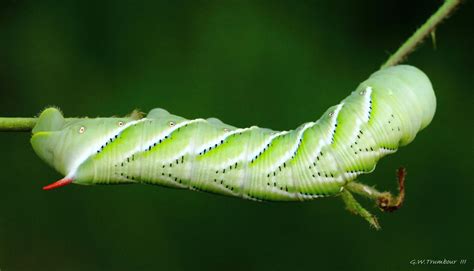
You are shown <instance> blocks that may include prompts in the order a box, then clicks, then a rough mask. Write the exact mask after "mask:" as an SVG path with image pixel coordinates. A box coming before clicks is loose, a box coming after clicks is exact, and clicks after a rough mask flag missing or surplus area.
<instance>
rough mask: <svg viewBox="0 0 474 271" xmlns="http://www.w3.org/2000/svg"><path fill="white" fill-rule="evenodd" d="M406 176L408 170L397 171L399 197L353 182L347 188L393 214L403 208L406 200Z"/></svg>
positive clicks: (400, 169)
mask: <svg viewBox="0 0 474 271" xmlns="http://www.w3.org/2000/svg"><path fill="white" fill-rule="evenodd" d="M405 176H406V170H405V168H403V167H400V168H399V169H398V170H397V179H398V190H399V193H398V195H397V196H393V195H392V194H391V193H390V192H379V191H377V190H376V189H375V188H373V187H370V186H367V185H363V184H361V183H357V182H351V183H348V184H347V185H346V188H347V189H348V190H349V191H351V192H354V193H356V194H359V195H362V196H364V197H367V198H369V199H373V200H375V201H376V202H377V206H378V207H379V208H380V209H381V210H382V211H384V212H393V211H396V210H398V209H400V207H402V204H403V201H404V200H405Z"/></svg>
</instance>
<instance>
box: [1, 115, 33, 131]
mask: <svg viewBox="0 0 474 271" xmlns="http://www.w3.org/2000/svg"><path fill="white" fill-rule="evenodd" d="M36 121H37V118H0V132H29V131H31V130H32V129H33V127H34V126H35V124H36Z"/></svg>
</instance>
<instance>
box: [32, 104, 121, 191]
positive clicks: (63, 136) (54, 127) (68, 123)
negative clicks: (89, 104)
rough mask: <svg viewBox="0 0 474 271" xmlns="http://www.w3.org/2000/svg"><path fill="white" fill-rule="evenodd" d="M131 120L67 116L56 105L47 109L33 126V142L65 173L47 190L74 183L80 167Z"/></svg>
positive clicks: (59, 170) (38, 151) (43, 155)
mask: <svg viewBox="0 0 474 271" xmlns="http://www.w3.org/2000/svg"><path fill="white" fill-rule="evenodd" d="M128 121H130V118H94V119H87V118H72V119H64V117H63V115H62V113H61V112H60V111H59V110H58V109H56V108H47V109H46V110H44V111H43V112H42V113H41V115H40V116H39V118H38V122H37V124H36V126H35V127H34V128H33V136H32V138H31V145H32V146H33V149H34V151H35V152H36V154H37V155H38V156H39V157H40V158H41V159H42V160H44V161H45V162H46V163H47V164H49V165H50V166H52V167H54V168H55V169H56V170H57V171H58V172H60V173H61V174H63V175H65V176H66V177H65V178H64V179H62V180H61V181H58V182H56V183H55V184H53V185H52V186H51V187H50V186H48V187H45V189H49V188H54V187H57V186H62V185H65V184H67V183H70V182H72V181H73V180H74V179H75V175H76V170H77V169H78V167H79V166H80V165H81V164H82V163H83V162H84V161H85V160H86V159H87V158H88V157H90V156H91V155H92V154H94V153H96V152H97V151H99V150H100V149H101V147H102V146H104V144H106V143H107V141H108V140H109V139H110V137H111V136H113V135H115V134H117V131H118V130H120V129H122V127H123V126H124V125H126V123H127V122H128ZM88 181H90V180H85V181H84V183H87V182H88Z"/></svg>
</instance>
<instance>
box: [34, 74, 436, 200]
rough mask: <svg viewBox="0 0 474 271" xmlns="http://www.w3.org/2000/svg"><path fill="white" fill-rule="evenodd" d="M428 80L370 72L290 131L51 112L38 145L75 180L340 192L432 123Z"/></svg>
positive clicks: (270, 195) (301, 194) (310, 195)
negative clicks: (341, 97) (319, 114)
mask: <svg viewBox="0 0 474 271" xmlns="http://www.w3.org/2000/svg"><path fill="white" fill-rule="evenodd" d="M435 109H436V98H435V95H434V92H433V88H432V86H431V83H430V81H429V79H428V77H427V76H426V75H425V74H424V73H423V72H422V71H420V70H419V69H417V68H415V67H412V66H407V65H400V66H395V67H391V68H387V69H383V70H380V71H377V72H375V73H374V74H372V75H371V76H370V77H369V79H367V80H366V81H364V82H362V83H361V84H360V85H359V87H358V88H357V89H356V90H355V91H354V92H352V94H351V95H350V96H348V97H347V98H345V99H344V100H343V101H342V102H340V103H339V104H337V105H335V106H332V107H330V108H329V109H328V110H327V111H326V112H325V113H324V114H323V116H322V117H321V118H320V119H319V120H317V121H316V122H308V123H305V124H303V125H301V126H299V127H298V128H296V129H295V130H291V131H282V132H280V131H273V130H270V129H264V128H259V127H256V126H252V127H250V128H236V127H233V126H230V125H227V124H224V123H222V122H221V121H219V120H218V119H215V118H210V119H195V120H188V119H185V118H182V117H179V116H175V115H172V114H170V113H168V112H167V111H165V110H163V109H153V110H152V111H150V112H149V113H148V115H147V116H146V117H143V118H140V119H135V118H132V117H126V118H95V119H87V118H78V119H67V120H66V119H64V118H63V116H62V114H61V113H60V112H59V111H58V110H57V109H55V108H48V109H46V110H44V111H43V112H42V113H41V115H40V117H39V120H38V122H37V125H36V126H35V127H34V129H33V136H32V139H31V144H32V146H33V148H34V150H35V152H36V153H37V154H38V155H39V156H40V157H41V158H42V159H43V160H44V161H45V162H46V163H48V164H49V165H51V166H53V167H54V168H55V169H56V170H57V171H59V172H60V173H61V174H63V175H64V176H65V178H64V179H62V180H60V181H58V182H56V183H54V184H52V185H49V186H46V187H45V188H44V189H51V188H55V187H59V186H62V185H65V184H68V183H71V182H72V183H76V184H85V185H93V184H120V183H146V184H157V185H162V186H168V187H175V188H188V189H192V190H200V191H207V192H213V193H218V194H224V195H228V196H235V197H241V198H245V199H252V200H265V201H267V200H268V201H302V200H310V199H314V198H317V197H321V196H328V195H335V194H338V193H340V192H341V191H342V190H343V189H344V186H345V185H346V184H348V183H349V182H351V181H352V180H354V179H356V178H357V176H358V175H360V174H364V173H369V172H371V171H373V170H374V168H375V165H376V163H377V161H378V160H379V159H380V158H381V157H383V156H385V155H387V154H390V153H394V152H395V151H397V149H398V147H399V146H404V145H407V144H408V143H410V142H411V141H412V140H413V139H414V138H415V135H416V134H417V133H418V131H420V130H422V129H423V128H425V127H426V126H427V125H428V124H429V123H430V122H431V120H432V118H433V115H434V113H435Z"/></svg>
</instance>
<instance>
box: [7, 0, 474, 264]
mask: <svg viewBox="0 0 474 271" xmlns="http://www.w3.org/2000/svg"><path fill="white" fill-rule="evenodd" d="M441 3H442V1H408V0H404V1H376V0H367V1H342V2H341V1H329V0H327V1H202V2H201V1H189V2H185V1H150V2H147V3H144V2H140V3H138V2H136V1H53V0H51V1H20V0H18V1H12V0H3V1H2V2H1V3H0V106H1V107H0V108H1V109H0V116H33V115H35V114H37V113H38V112H40V111H41V110H42V109H43V108H44V107H46V106H48V105H56V106H59V107H60V108H61V109H62V110H63V111H64V113H65V115H66V116H90V117H95V116H110V115H124V114H127V113H129V112H130V111H131V110H133V109H135V108H140V109H142V110H143V111H145V112H146V111H148V110H150V109H152V108H154V107H162V108H166V109H167V110H169V111H170V112H172V113H175V114H178V115H181V116H184V117H187V118H197V117H218V118H220V119H222V120H223V121H225V122H227V123H230V124H232V125H235V126H239V127H246V126H250V125H259V126H262V127H271V128H273V129H291V128H295V127H296V126H298V125H299V124H301V123H303V122H306V121H310V120H316V119H318V118H319V116H320V115H321V114H322V113H323V111H324V110H326V108H328V107H329V106H331V105H333V104H336V103H337V102H339V101H340V100H341V99H343V98H344V97H345V96H347V95H348V94H349V93H350V92H351V91H352V90H353V89H354V88H355V87H356V86H357V84H358V83H359V82H361V81H362V80H364V79H366V78H367V77H368V76H369V75H370V74H371V73H372V72H374V71H375V70H377V69H378V67H379V66H380V64H381V63H382V62H383V61H384V60H385V59H386V58H387V57H388V55H389V53H390V52H394V51H395V50H396V48H398V46H399V45H400V44H401V43H402V42H403V41H404V40H405V39H406V38H407V37H408V36H409V35H410V34H411V33H412V32H413V31H414V30H415V28H416V27H417V26H419V25H421V24H422V23H423V22H424V21H425V20H426V19H427V18H428V17H429V16H430V15H431V14H432V13H433V12H434V11H435V10H436V9H437V8H438V7H439V6H440V5H441ZM473 25H474V12H473V4H472V1H465V3H464V4H463V5H462V6H461V8H460V9H459V10H458V11H457V12H456V13H455V14H454V16H452V17H451V18H450V19H449V20H448V21H446V22H445V23H444V24H443V25H442V26H441V27H439V29H438V30H437V31H436V40H437V42H436V49H435V48H434V46H433V44H432V42H430V41H427V42H425V44H423V45H422V46H421V47H420V48H419V49H418V50H417V51H416V52H415V53H413V54H412V55H411V56H410V57H409V59H408V63H409V64H412V65H415V66H417V67H419V68H421V69H422V70H423V71H425V72H426V73H427V74H428V76H429V77H430V78H431V80H432V83H433V85H434V88H435V91H436V94H437V99H438V110H437V112H436V115H435V118H434V120H433V122H432V123H431V125H430V126H429V127H428V128H427V129H426V130H424V131H423V132H421V133H420V134H419V135H418V137H417V139H416V140H415V141H414V142H413V143H412V144H410V145H409V146H407V147H405V148H402V149H400V150H399V152H398V153H396V154H395V155H392V156H389V157H387V158H385V159H382V160H381V162H380V163H379V165H378V167H377V170H376V171H375V172H374V173H373V174H370V175H367V176H363V177H362V178H361V181H363V182H364V183H367V184H376V185H377V187H378V188H380V189H391V190H392V191H393V190H395V189H396V182H395V169H396V168H398V167H399V166H400V165H403V166H405V167H407V169H408V179H407V193H408V195H407V197H408V198H407V200H406V204H405V206H404V207H403V208H402V209H401V210H400V211H398V212H395V213H393V214H384V213H381V212H379V211H377V210H375V208H371V206H370V205H371V203H370V202H367V201H363V202H362V203H363V204H364V205H365V206H367V207H370V209H371V210H372V211H374V212H375V213H376V214H377V215H378V216H379V218H380V222H381V224H382V230H381V231H379V232H376V231H374V230H372V229H371V228H370V227H369V226H368V224H367V223H366V222H365V221H363V220H362V219H361V218H359V217H356V216H353V215H351V214H349V213H348V212H347V211H346V210H344V206H343V203H342V201H341V200H340V199H339V198H327V199H321V200H316V201H312V202H305V203H255V202H250V201H244V200H239V199H234V198H227V197H222V196H216V195H210V194H204V193H197V192H191V191H184V190H172V189H166V188H161V187H157V186H144V185H143V186H141V185H131V186H97V187H83V186H74V185H71V186H68V187H66V188H64V189H60V190H57V191H51V192H44V191H42V190H41V189H40V188H41V187H42V186H43V185H46V184H49V183H51V182H52V181H54V180H56V179H58V178H60V177H61V176H59V175H58V174H57V173H55V172H54V171H53V170H52V169H50V168H49V167H47V166H46V164H44V163H43V162H41V161H40V160H39V159H38V158H37V157H36V156H35V154H34V153H33V151H32V149H31V147H30V145H29V136H30V135H29V134H28V133H1V134H0V140H1V142H2V143H1V158H0V162H1V166H0V170H1V174H0V269H1V270H2V271H10V270H302V269H306V270H472V268H474V233H473V229H474V215H473V214H474V212H473V209H474V208H473V207H474V201H473V195H474V193H473V192H474V189H473V187H474V185H473V177H472V174H473V173H472V164H473V156H474V151H473V146H474V141H473V129H472V128H473V125H472V123H473V121H472V116H473V114H472V113H473V109H472V108H473V106H474V103H473V102H474V99H473V91H472V84H473V82H472V79H473V64H474V61H473V60H474V58H473V57H472V48H473V47H474V40H473V31H472V26H473ZM414 259H441V260H442V259H457V260H460V259H467V260H468V263H467V264H466V265H464V266H462V265H454V266H441V265H415V266H414V265H411V264H410V261H411V260H414Z"/></svg>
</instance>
